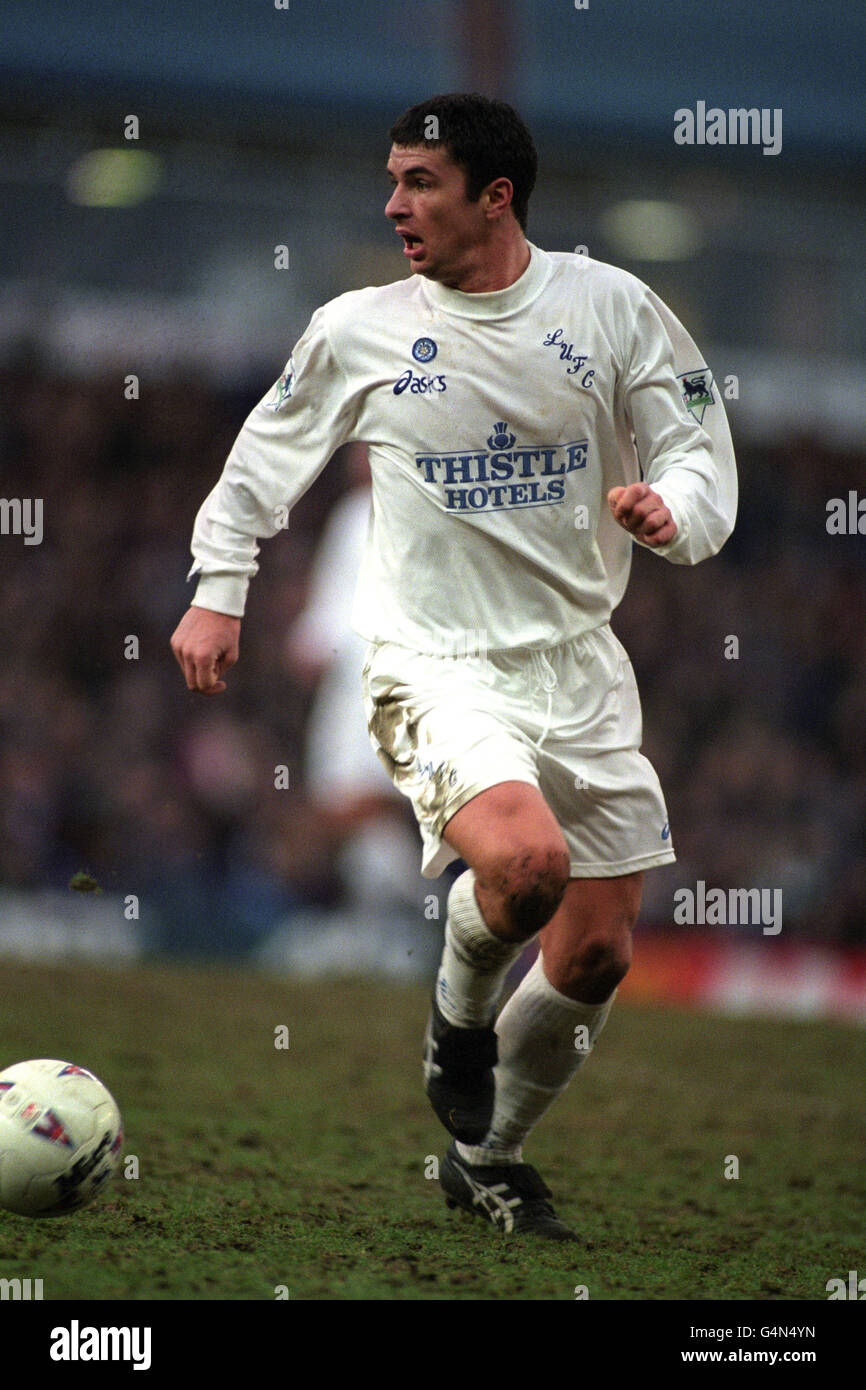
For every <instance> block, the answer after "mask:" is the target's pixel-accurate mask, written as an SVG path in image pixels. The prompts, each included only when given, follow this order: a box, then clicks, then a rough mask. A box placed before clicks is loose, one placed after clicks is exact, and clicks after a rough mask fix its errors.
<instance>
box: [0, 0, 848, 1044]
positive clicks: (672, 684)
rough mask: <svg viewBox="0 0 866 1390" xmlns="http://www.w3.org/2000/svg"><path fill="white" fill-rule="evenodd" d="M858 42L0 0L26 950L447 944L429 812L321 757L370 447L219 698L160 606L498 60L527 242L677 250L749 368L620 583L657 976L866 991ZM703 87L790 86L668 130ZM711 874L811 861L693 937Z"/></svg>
mask: <svg viewBox="0 0 866 1390" xmlns="http://www.w3.org/2000/svg"><path fill="white" fill-rule="evenodd" d="M819 15H820V24H818V17H819ZM864 60H866V13H864V12H861V11H859V10H858V9H857V8H856V7H851V6H847V5H843V4H840V3H828V4H824V5H822V6H821V7H820V11H817V10H816V8H815V6H814V5H811V4H807V3H805V0H802V2H801V3H786V4H781V3H766V4H763V5H761V6H755V5H754V4H751V3H747V0H725V3H721V0H717V3H714V4H710V5H707V6H703V7H701V8H700V9H698V10H692V9H685V8H684V7H682V6H681V5H676V4H672V3H667V0H663V2H662V3H641V4H637V3H625V2H624V0H620V3H602V0H590V4H589V7H588V8H586V9H583V10H578V9H577V8H576V7H575V6H574V5H573V4H572V3H571V0H519V2H518V0H514V3H508V0H491V2H490V3H488V2H487V0H464V2H463V3H458V0H453V2H452V3H449V0H414V3H412V4H397V3H392V0H364V3H363V4H360V3H359V4H354V3H317V0H290V4H286V5H285V6H280V5H279V3H277V4H273V3H270V0H209V3H201V0H195V2H194V0H172V3H170V4H169V3H165V2H164V0H151V3H149V4H147V5H142V4H127V3H122V2H121V0H115V2H114V3H111V4H108V3H102V2H101V0H90V2H89V3H88V0H79V3H78V4H76V5H75V6H69V5H67V4H63V3H60V0H54V2H53V3H48V2H47V0H39V3H34V4H32V5H30V6H28V7H27V9H26V11H25V10H23V9H19V8H18V7H14V8H13V7H11V6H4V7H3V8H2V10H0V72H2V79H3V80H2V96H0V183H2V201H0V229H2V235H0V401H2V406H0V460H2V467H0V472H2V488H0V491H2V494H3V497H4V498H7V499H12V498H41V499H43V500H44V539H43V540H42V543H41V544H39V545H26V544H24V539H23V537H22V536H20V535H12V534H9V535H5V534H4V535H3V536H0V547H2V572H3V582H2V587H0V644H2V662H0V732H2V748H0V950H2V952H3V953H4V954H6V955H7V956H9V955H18V956H22V957H25V958H33V959H42V960H63V959H67V958H79V959H82V958H89V959H93V960H99V961H106V960H112V959H114V960H120V961H122V960H131V959H136V958H138V957H140V956H143V955H147V954H153V953H157V954H159V953H173V954H179V955H187V956H188V955H191V954H194V955H197V956H202V957H220V956H226V955H231V956H233V957H235V958H241V959H245V960H250V961H252V960H256V961H259V962H260V963H263V964H267V965H269V966H270V967H271V968H294V969H296V970H298V971H301V972H307V973H315V972H316V971H319V970H325V969H326V968H328V967H331V968H337V969H347V970H350V969H363V970H368V971H371V972H377V973H384V974H386V975H388V974H390V975H405V976H407V977H411V976H420V977H422V978H426V975H427V974H429V972H430V970H431V968H432V961H433V958H434V956H435V954H436V953H437V951H438V932H439V930H441V921H439V920H437V917H436V914H435V907H434V909H432V910H431V907H430V900H429V897H428V895H430V894H433V893H435V894H437V895H438V897H439V899H440V900H441V903H442V907H443V909H444V891H443V884H444V882H445V880H442V881H440V882H438V883H432V884H431V883H428V882H425V881H422V880H421V879H420V877H419V876H418V874H417V852H416V851H415V849H414V848H412V850H411V853H410V855H409V859H408V863H407V858H406V851H405V849H404V844H405V835H406V832H407V830H412V826H411V823H410V822H408V821H407V820H406V817H405V814H404V813H403V811H402V808H395V806H394V805H393V803H392V804H388V797H387V784H386V783H383V788H384V789H385V792H386V795H385V799H384V802H381V803H380V802H379V801H378V800H377V798H376V797H370V798H369V804H367V803H366V802H365V804H364V805H363V806H361V805H360V804H359V801H358V798H357V797H355V798H353V797H352V796H350V795H349V793H348V792H347V794H346V803H345V804H344V805H343V806H340V805H339V804H338V803H337V802H336V801H334V800H333V799H332V800H331V801H330V802H323V800H322V798H321V796H319V795H318V794H317V793H316V792H315V789H314V788H313V787H312V786H311V782H310V778H309V776H308V773H307V770H306V769H307V766H308V763H307V751H306V750H307V744H308V741H309V738H310V732H311V731H310V719H311V709H312V708H313V702H314V699H315V697H316V695H317V693H318V692H319V690H320V687H321V681H322V679H323V678H324V671H325V667H326V665H327V656H328V654H329V653H328V651H327V642H328V640H329V638H328V636H327V635H326V636H325V637H324V638H323V637H322V635H321V633H320V634H319V637H320V647H319V650H318V653H316V652H313V651H312V648H311V647H310V646H309V644H308V645H307V646H305V641H304V640H302V639H299V638H298V632H299V628H298V624H299V623H301V624H303V621H304V618H303V615H304V613H305V611H307V612H308V611H309V610H308V609H307V605H308V603H309V600H310V594H311V586H312V585H313V579H314V574H315V563H316V556H317V547H318V545H319V542H320V541H321V539H322V536H323V533H324V528H325V527H326V525H327V523H328V520H329V518H330V517H331V516H332V515H333V509H334V508H335V506H337V505H338V504H339V503H340V501H341V500H343V499H344V497H345V495H346V494H347V492H348V490H349V489H350V488H352V487H354V486H356V483H357V469H358V460H357V457H356V456H354V455H353V454H352V453H351V452H348V453H347V456H346V457H339V458H336V459H335V460H334V461H333V463H332V464H331V466H330V467H329V468H327V469H326V470H325V472H324V473H323V475H322V476H321V478H320V479H319V480H318V482H317V483H316V485H315V486H314V488H313V489H312V491H311V492H310V493H309V494H308V495H307V496H306V497H305V498H304V499H303V501H302V502H301V503H300V504H299V506H298V507H297V509H296V511H295V512H294V513H293V515H292V518H291V522H290V526H289V529H288V533H287V535H285V536H281V537H278V538H277V539H275V540H274V541H273V542H272V543H270V544H269V545H268V546H266V547H265V549H264V551H263V555H262V569H261V573H260V575H259V577H258V578H257V580H256V582H255V584H254V586H253V589H252V593H251V599H250V604H249V608H248V616H247V618H246V620H245V623H244V630H243V639H242V659H241V662H240V665H239V666H238V667H237V668H236V669H235V670H234V671H233V673H232V675H231V678H230V685H229V690H228V692H227V693H226V695H224V696H222V697H220V698H219V699H218V700H216V701H213V702H204V701H201V700H198V699H195V698H193V697H191V696H190V695H188V693H187V692H186V690H185V688H184V686H183V683H182V680H181V678H180V675H179V672H178V670H177V668H176V666H175V664H174V661H173V659H172V657H171V654H170V651H169V647H168V639H169V636H170V634H171V632H172V630H173V628H174V626H175V624H176V623H177V621H178V620H179V618H180V616H181V614H182V613H183V611H184V609H185V607H186V605H187V604H188V602H189V599H190V597H191V587H188V586H187V585H186V583H185V576H186V573H187V570H188V567H189V554H188V547H189V537H190V532H191V527H192V522H193V518H194V515H195V512H196V510H197V508H198V505H199V504H200V502H201V500H202V499H203V497H204V496H205V494H206V492H207V491H208V490H209V489H210V487H211V486H212V485H213V483H214V481H215V480H216V478H217V476H218V473H219V471H220V469H221V467H222V463H223V461H224V459H225V456H226V454H227V452H228V450H229V448H230V446H231V443H232V440H233V438H234V436H235V434H236V432H237V430H238V429H239V427H240V425H241V424H242V422H243V419H244V417H245V415H246V412H247V410H248V409H249V408H250V407H251V406H252V405H253V404H254V403H255V401H256V400H257V399H259V397H260V396H262V395H263V394H264V392H265V391H266V390H267V389H268V388H269V387H270V385H271V383H272V382H273V381H274V380H275V379H276V377H277V376H279V374H280V372H281V370H282V366H283V363H284V362H285V360H286V358H287V356H288V354H289V351H290V349H291V347H292V344H293V343H294V341H295V340H296V338H297V337H298V336H299V334H300V333H301V331H302V330H303V328H304V327H305V325H306V323H307V320H308V318H309V316H310V314H311V312H312V311H313V309H314V308H315V307H316V306H317V305H318V304H320V303H321V302H323V301H324V300H326V299H328V298H330V297H332V296H334V295H336V294H339V293H342V292H343V291H345V290H348V289H353V288H357V287H359V286H362V285H365V284H369V283H384V282H386V281H388V280H391V279H394V278H396V277H398V276H399V275H401V274H402V273H404V266H403V263H402V261H401V259H400V257H399V254H398V248H397V246H396V239H395V238H394V236H393V232H392V231H391V229H390V228H389V227H388V226H387V225H386V222H385V219H384V218H383V216H382V208H383V206H384V203H385V201H386V198H387V193H388V189H387V186H386V181H385V178H384V170H383V166H384V161H385V158H386V156H387V148H388V142H387V128H388V126H389V125H390V124H391V122H392V121H393V120H394V118H395V117H396V116H397V115H398V114H399V113H400V111H401V110H402V109H403V108H404V107H405V106H407V105H409V104H411V103H413V102H415V101H417V100H420V99H423V97H424V96H425V95H428V94H432V93H433V92H436V91H443V90H454V89H473V90H480V91H484V92H486V93H488V94H490V95H500V96H503V97H505V98H506V99H508V100H511V101H512V102H514V104H515V105H517V107H518V108H519V109H520V110H521V112H522V113H523V114H524V116H525V117H526V118H527V120H528V122H529V124H530V126H531V128H532V129H533V131H534V133H535V136H536V141H537V144H538V147H539V153H540V163H541V171H540V178H539V183H538V187H537V190H536V193H535V196H534V199H533V204H532V208H531V216H530V228H529V233H530V236H531V238H532V239H533V240H534V241H536V242H538V244H540V245H542V246H545V247H547V248H549V249H555V250H571V249H574V248H575V247H577V246H584V247H586V248H587V249H588V251H589V254H591V255H593V256H595V257H596V258H598V259H601V260H608V261H613V262H615V263H617V264H620V265H623V266H625V267H626V268H627V269H629V270H632V271H633V272H635V273H636V274H637V275H639V276H640V277H641V278H642V279H645V280H647V281H648V282H649V283H650V284H651V285H652V286H653V288H654V289H656V290H657V292H658V293H659V294H661V296H662V297H663V298H664V299H666V300H667V302H668V303H669V304H670V305H671V306H672V307H673V308H674V310H675V311H676V312H677V313H678V314H679V315H680V316H681V317H682V319H683V320H684V322H685V323H686V324H687V325H688V326H689V328H690V329H691V331H692V332H693V333H694V336H695V338H696V339H697V341H698V342H699V343H700V344H701V346H702V347H703V348H704V349H705V351H706V354H707V358H708V361H709V363H710V365H711V366H712V368H713V370H714V373H715V376H716V378H717V381H718V382H720V383H722V382H724V381H725V380H726V379H728V378H733V377H735V378H736V384H735V387H734V388H732V393H733V391H736V393H737V394H736V398H731V397H730V396H729V399H728V400H727V402H726V404H727V409H728V411H729V415H730V419H731V424H732V429H733V431H734V435H735V440H736V442H737V445H738V454H739V463H740V471H741V487H742V501H741V511H740V520H739V525H738V528H737V531H736V533H735V535H734V537H733V539H732V540H731V541H730V542H729V544H728V546H727V547H726V549H725V551H724V553H723V555H722V556H721V557H720V558H718V559H716V560H714V561H712V562H709V563H707V564H705V565H702V566H700V567H698V568H697V569H695V570H681V569H678V568H677V567H674V566H670V565H666V564H663V563H660V562H659V561H658V560H655V559H653V557H651V556H648V555H646V554H642V553H641V554H638V555H637V556H636V563H635V568H634V574H633V579H632V586H631V590H630V594H629V596H628V598H627V600H626V602H625V603H624V604H623V605H622V607H621V609H620V610H619V612H618V614H617V615H616V619H615V628H616V630H617V632H618V634H619V635H620V637H621V638H622V640H623V641H624V642H625V645H626V647H627V648H628V650H629V652H630V653H631V655H632V658H633V661H634V664H635V668H636V670H637V674H638V679H639V683H640V686H641V691H642V696H643V701H644V711H645V730H646V742H645V751H646V752H647V753H648V755H649V756H650V757H651V758H652V759H653V761H654V762H655V764H656V766H657V767H658V770H659V772H660V775H661V777H662V781H663V784H664V786H665V789H666V792H667V797H668V804H669V808H670V811H671V817H672V825H673V832H674V839H675V843H676V846H677V850H678V854H679V862H678V864H677V865H676V866H673V867H672V868H670V869H669V870H665V871H663V872H660V871H657V872H656V873H654V874H653V875H651V876H649V879H648V883H647V892H646V897H645V904H644V912H643V926H642V928H641V930H642V934H643V947H642V949H641V950H640V951H639V952H638V953H637V961H636V965H635V967H634V970H633V972H632V975H631V976H630V978H629V981H628V982H627V987H628V988H629V989H630V990H631V991H632V993H633V994H635V995H641V996H643V997H661V998H666V997H675V998H680V999H684V1000H691V1001H705V1002H710V1003H713V1004H715V1005H716V1006H719V1007H727V1008H731V1009H747V1008H751V1007H755V1008H767V1007H769V1008H775V1009H778V1010H780V1011H782V1012H793V1013H794V1014H801V1015H805V1016H811V1015H821V1014H829V1015H833V1016H837V1017H850V1018H856V1019H859V1020H860V1021H863V1020H864V1019H866V950H864V946H866V840H864V823H866V815H864V812H866V741H864V737H863V729H864V725H866V623H864V579H866V550H864V537H863V536H862V535H856V534H854V535H831V534H828V531H827V527H826V520H827V502H828V500H829V499H831V498H834V497H839V498H844V499H847V498H848V495H849V491H851V490H856V489H858V488H860V489H862V491H863V493H864V495H866V486H864V476H866V475H864V462H866V389H864V376H866V373H864V364H866V268H864V257H863V249H864V236H863V229H864V225H866V185H864V178H863V169H864V154H866V122H864V117H863V109H862V96H861V93H862V73H863V69H864ZM701 100H703V101H706V103H707V105H708V106H713V105H716V106H720V107H722V108H727V107H729V106H731V107H739V106H746V107H758V108H761V107H767V108H770V109H776V108H781V110H782V112H783V147H782V152H781V153H780V154H779V155H777V156H771V155H764V154H763V153H762V152H761V150H760V148H756V147H742V146H740V147H732V148H725V147H703V148H699V147H693V148H691V147H685V146H677V145H676V144H675V143H674V140H673V127H674V112H675V111H676V110H677V109H678V108H681V107H687V108H694V107H695V104H696V103H697V102H698V101H701ZM131 116H132V117H135V118H137V122H138V132H137V138H134V139H128V138H126V137H127V135H128V134H130V133H133V132H134V129H135V126H134V123H133V124H132V125H130V123H129V117H131ZM279 246H285V247H286V248H287V250H288V266H287V268H284V269H278V268H277V267H276V266H275V248H277V247H279ZM131 377H135V378H137V383H138V384H137V395H136V388H135V387H134V386H133V387H131V386H130V378H131ZM340 577H341V586H342V588H343V589H344V590H349V589H350V588H351V583H352V580H353V578H354V576H353V575H352V574H350V573H349V572H348V570H347V571H346V572H345V573H342V574H341V576H340ZM292 633H294V634H295V636H294V638H292V637H291V634H292ZM732 635H733V636H735V637H737V639H738V641H739V656H738V658H737V659H726V657H725V642H726V638H728V637H730V636H732ZM307 636H309V634H307ZM130 637H132V638H135V639H137V648H136V644H135V643H132V644H130V642H129V639H130ZM322 642H324V643H325V646H324V647H322V645H321V643H322ZM337 643H338V637H337V636H336V628H335V629H334V635H333V644H334V646H336V645H337ZM359 706H360V696H359ZM335 756H336V754H335ZM279 766H284V767H285V768H287V769H288V774H289V775H288V781H289V785H288V787H287V788H285V789H277V788H276V787H275V785H274V778H275V771H274V770H275V768H276V767H279ZM353 856H354V857H353ZM82 875H86V876H87V877H86V878H82V877H81V876H82ZM76 876H78V877H77V878H76ZM698 880H704V881H705V882H706V884H707V886H708V887H721V888H723V889H728V888H734V887H738V888H768V889H781V890H782V893H783V903H784V923H783V928H782V932H781V934H780V935H779V936H778V937H766V936H764V935H763V933H762V930H761V927H760V926H759V925H755V926H752V927H739V928H731V927H728V928H722V929H719V930H717V931H715V932H711V931H708V930H707V929H700V928H688V927H678V928H677V929H676V932H675V933H674V931H673V908H674V900H673V894H674V892H675V890H676V889H677V888H679V887H692V888H693V887H694V886H695V884H696V882H697V881H698ZM73 882H75V883H77V884H78V886H79V888H81V887H87V886H88V885H90V886H91V887H92V886H98V888H99V890H100V891H99V892H80V891H79V892H76V891H74V890H73V889H71V888H70V884H71V883H73Z"/></svg>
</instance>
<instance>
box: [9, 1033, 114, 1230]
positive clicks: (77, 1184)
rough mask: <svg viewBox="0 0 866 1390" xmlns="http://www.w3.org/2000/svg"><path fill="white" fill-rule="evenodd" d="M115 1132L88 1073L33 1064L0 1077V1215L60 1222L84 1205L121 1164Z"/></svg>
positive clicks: (63, 1065)
mask: <svg viewBox="0 0 866 1390" xmlns="http://www.w3.org/2000/svg"><path fill="white" fill-rule="evenodd" d="M122 1145H123V1124H122V1121H121V1118H120V1111H119V1110H118V1108H117V1105H116V1104H115V1101H114V1098H113V1097H112V1096H111V1094H110V1093H109V1092H108V1091H107V1090H106V1088H105V1087H104V1086H103V1084H102V1082H101V1081H100V1080H99V1079H98V1077H96V1076H94V1075H93V1072H90V1071H85V1069H84V1068H83V1067H77V1066H75V1065H74V1064H73V1063H72V1062H60V1061H57V1060H54V1059H51V1058H45V1057H43V1058H39V1059H38V1060H36V1061H32V1062H16V1063H15V1065H14V1066H12V1067H7V1068H6V1070H5V1071H2V1072H0V1207H4V1208H5V1209H6V1211H14V1212H17V1213H18V1214H19V1215H20V1216H62V1215H63V1214H64V1213H65V1212H68V1211H74V1210H75V1208H76V1207H83V1206H85V1205H86V1204H87V1203H88V1202H90V1201H92V1200H93V1198H94V1197H95V1196H96V1194H97V1193H98V1192H99V1191H100V1190H101V1189H102V1188H103V1187H104V1186H105V1184H106V1183H107V1182H108V1180H109V1179H110V1178H111V1176H112V1175H113V1173H114V1172H115V1170H116V1169H117V1166H118V1164H119V1163H120V1158H121V1152H120V1151H121V1148H122Z"/></svg>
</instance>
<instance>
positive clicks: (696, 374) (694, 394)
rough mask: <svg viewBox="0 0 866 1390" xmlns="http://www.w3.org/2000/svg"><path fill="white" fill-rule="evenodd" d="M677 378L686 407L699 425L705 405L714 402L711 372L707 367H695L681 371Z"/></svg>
mask: <svg viewBox="0 0 866 1390" xmlns="http://www.w3.org/2000/svg"><path fill="white" fill-rule="evenodd" d="M677 380H678V381H679V383H680V390H681V391H682V394H683V402H684V403H685V407H686V409H687V410H688V412H689V414H690V415H692V416H693V417H694V418H695V420H697V422H698V424H699V425H700V424H701V423H702V422H703V418H704V411H705V410H706V408H707V406H708V405H714V404H715V399H716V398H715V396H714V395H713V374H712V372H711V371H710V369H709V367H696V368H695V369H694V371H691V372H683V373H682V374H681V375H680V376H679V377H677Z"/></svg>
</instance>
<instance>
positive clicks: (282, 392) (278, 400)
mask: <svg viewBox="0 0 866 1390" xmlns="http://www.w3.org/2000/svg"><path fill="white" fill-rule="evenodd" d="M294 381H295V359H294V358H293V357H290V358H289V360H288V362H287V363H286V370H285V371H284V372H283V374H282V376H281V377H280V379H279V381H278V382H277V383H276V384H275V386H274V389H273V391H272V392H271V394H270V395H269V396H268V399H267V401H266V402H265V404H266V406H267V408H268V410H274V411H276V410H282V408H283V406H284V405H285V403H286V401H288V400H291V396H292V386H293V385H294Z"/></svg>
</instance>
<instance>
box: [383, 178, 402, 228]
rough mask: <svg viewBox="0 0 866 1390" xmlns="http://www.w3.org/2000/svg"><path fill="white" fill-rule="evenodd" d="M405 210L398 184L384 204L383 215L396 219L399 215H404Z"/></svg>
mask: <svg viewBox="0 0 866 1390" xmlns="http://www.w3.org/2000/svg"><path fill="white" fill-rule="evenodd" d="M406 211H407V210H406V207H405V205H404V199H403V195H402V193H401V192H400V188H399V185H398V186H397V187H396V188H395V189H394V191H393V193H392V194H391V196H390V198H389V199H388V201H387V203H386V204H385V216H386V217H390V218H392V219H393V220H395V221H396V220H397V218H399V217H405V216H406Z"/></svg>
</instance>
